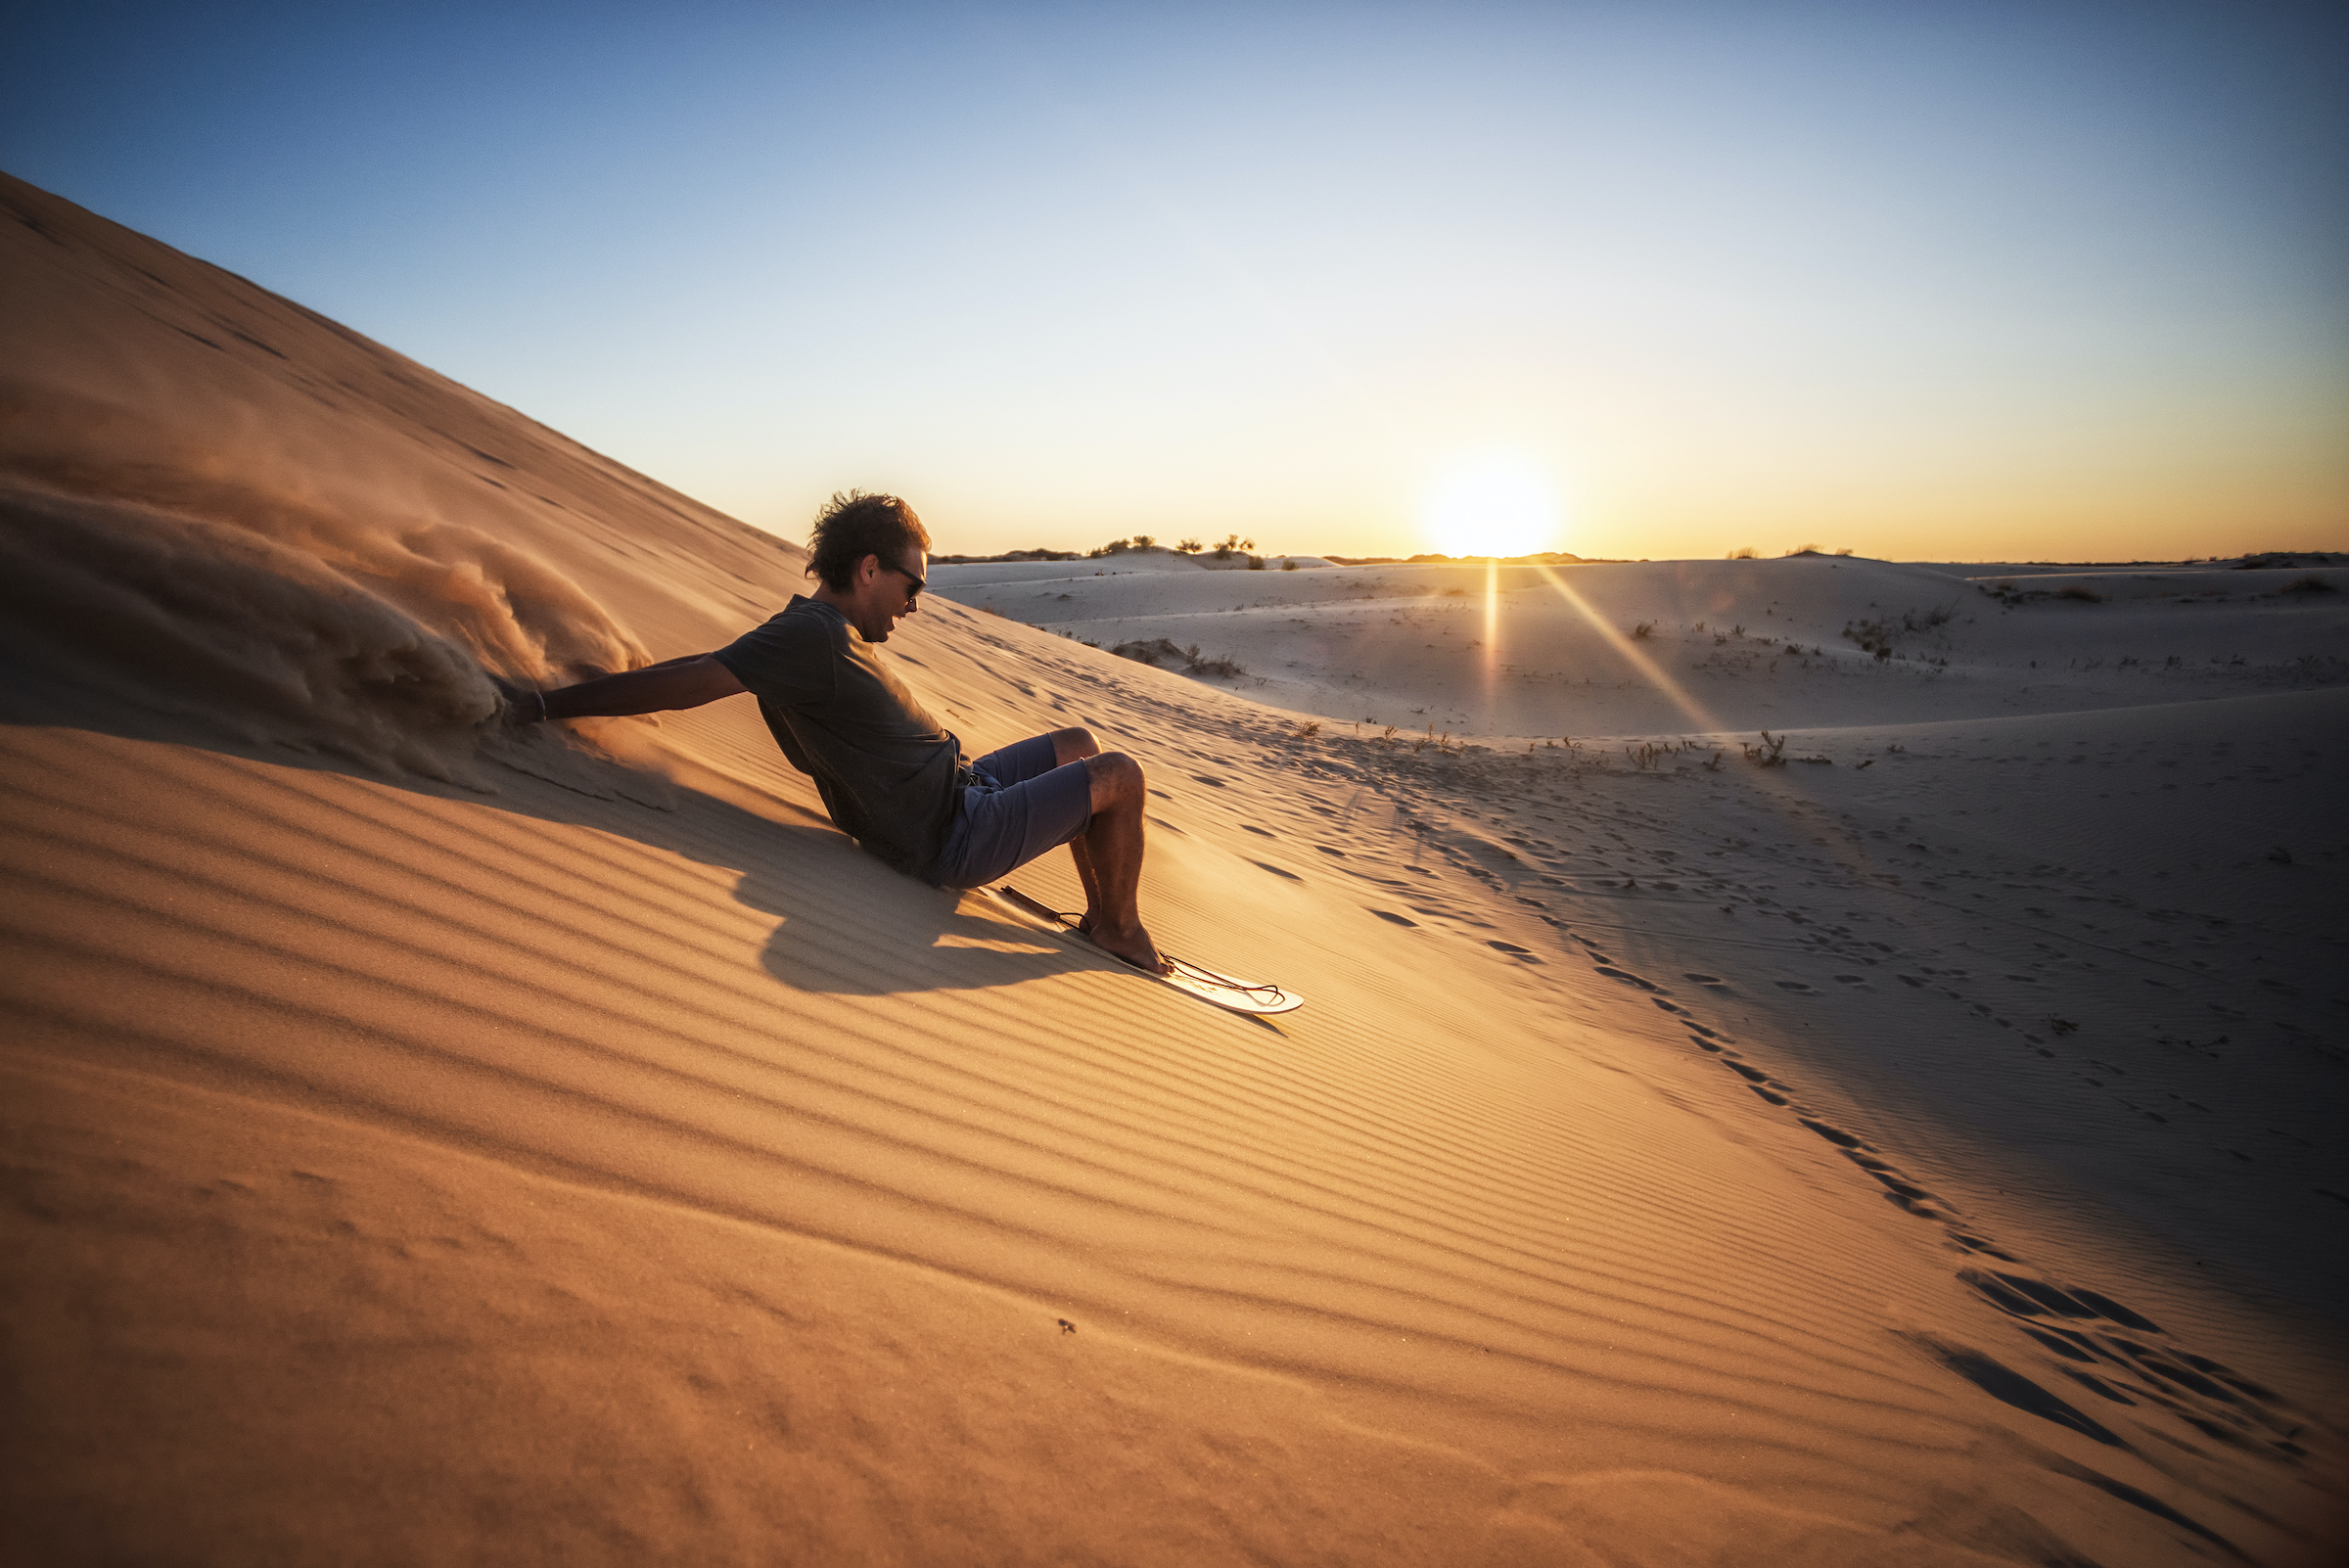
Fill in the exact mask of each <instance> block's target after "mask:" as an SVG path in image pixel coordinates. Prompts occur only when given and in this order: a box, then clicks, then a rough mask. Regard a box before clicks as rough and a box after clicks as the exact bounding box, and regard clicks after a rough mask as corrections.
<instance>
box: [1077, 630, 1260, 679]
mask: <svg viewBox="0 0 2349 1568" xmlns="http://www.w3.org/2000/svg"><path fill="white" fill-rule="evenodd" d="M1110 652H1111V653H1113V654H1116V655H1117V656H1118V657H1119V658H1120V659H1131V660H1133V661H1134V662H1135V663H1136V664H1144V665H1149V666H1151V667H1152V668H1154V669H1155V668H1156V667H1157V666H1158V665H1159V663H1160V662H1161V661H1164V662H1165V663H1167V664H1170V665H1179V666H1180V667H1181V668H1182V672H1183V673H1184V674H1186V675H1221V676H1223V677H1224V678H1226V679H1229V678H1231V677H1233V676H1238V675H1245V674H1246V673H1248V669H1247V667H1246V666H1245V665H1242V664H1241V663H1239V662H1238V661H1237V660H1235V659H1230V658H1222V659H1203V658H1201V657H1200V654H1199V645H1198V644H1197V643H1195V642H1194V643H1192V644H1191V645H1190V646H1189V647H1188V648H1177V647H1176V646H1175V645H1174V643H1173V642H1171V641H1170V640H1168V639H1167V638H1165V637H1151V638H1148V639H1142V640H1136V641H1133V642H1121V643H1119V644H1118V645H1117V646H1116V647H1115V648H1112V649H1111V650H1110Z"/></svg>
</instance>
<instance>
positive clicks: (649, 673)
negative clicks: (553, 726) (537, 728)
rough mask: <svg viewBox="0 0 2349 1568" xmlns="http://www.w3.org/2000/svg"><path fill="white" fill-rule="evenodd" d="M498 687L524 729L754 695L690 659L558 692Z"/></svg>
mask: <svg viewBox="0 0 2349 1568" xmlns="http://www.w3.org/2000/svg"><path fill="white" fill-rule="evenodd" d="M498 687H499V689H500V690H501V691H503V692H504V693H505V694H506V701H507V704H508V706H509V707H510V708H511V710H512V712H513V715H514V717H515V718H516V720H517V721H519V722H521V723H525V724H531V723H536V722H537V721H538V720H539V719H540V718H541V717H545V718H618V717H621V716H622V715H628V714H659V713H667V712H668V711H669V710H671V709H677V708H699V707H701V706H702V704H704V703H714V702H715V701H717V700H718V699H719V698H720V697H732V696H735V695H736V694H738V693H740V692H744V691H747V690H749V689H750V688H749V687H747V686H745V685H743V683H742V682H741V681H739V680H736V679H735V678H734V671H732V670H731V669H727V668H726V667H725V666H724V665H721V664H719V663H718V662H717V661H716V660H715V659H714V658H713V657H712V656H710V655H709V654H689V655H687V656H686V657H684V658H682V659H669V660H665V661H664V662H662V663H660V664H657V665H647V666H646V667H645V668H644V669H627V670H622V672H621V673H619V674H617V675H599V676H597V677H596V678H595V679H593V680H582V681H580V682H579V683H578V684H577V685H576V686H562V687H558V688H557V689H555V690H553V691H543V692H541V691H529V690H525V689H523V688H521V687H517V686H511V685H508V684H507V683H506V682H504V681H500V682H498Z"/></svg>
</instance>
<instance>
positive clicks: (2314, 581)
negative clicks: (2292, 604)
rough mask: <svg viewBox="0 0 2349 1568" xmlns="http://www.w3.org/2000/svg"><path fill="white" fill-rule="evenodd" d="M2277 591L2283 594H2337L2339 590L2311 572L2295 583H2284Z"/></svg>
mask: <svg viewBox="0 0 2349 1568" xmlns="http://www.w3.org/2000/svg"><path fill="white" fill-rule="evenodd" d="M2279 591H2280V592H2283V593H2338V592H2340V591H2341V590H2340V589H2338V588H2336V587H2334V586H2333V585H2332V584H2331V583H2329V582H2327V581H2326V580H2325V579H2324V578H2323V577H2320V576H2317V575H2316V574H2315V573H2314V572H2311V573H2310V574H2309V575H2308V576H2305V577H2302V578H2300V579H2299V580H2298V581H2297V582H2287V583H2285V584H2284V585H2283V587H2282V588H2281V589H2280V590H2279Z"/></svg>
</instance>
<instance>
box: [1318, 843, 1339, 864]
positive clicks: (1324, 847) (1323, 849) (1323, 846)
mask: <svg viewBox="0 0 2349 1568" xmlns="http://www.w3.org/2000/svg"><path fill="white" fill-rule="evenodd" d="M1313 848H1314V849H1316V850H1319V851H1320V852H1321V853H1323V854H1330V855H1335V856H1337V857H1338V858H1339V859H1341V860H1343V859H1345V858H1346V852H1345V851H1344V850H1333V849H1331V848H1330V847H1329V846H1328V845H1326V844H1316V845H1314V846H1313Z"/></svg>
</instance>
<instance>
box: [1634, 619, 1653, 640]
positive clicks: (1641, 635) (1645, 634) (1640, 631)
mask: <svg viewBox="0 0 2349 1568" xmlns="http://www.w3.org/2000/svg"><path fill="white" fill-rule="evenodd" d="M1655 634H1656V623H1654V622H1652V621H1642V622H1640V623H1638V624H1637V625H1635V626H1634V627H1633V628H1632V636H1633V638H1634V639H1635V640H1636V641H1639V642H1645V641H1646V640H1647V639H1648V638H1650V637H1652V636H1654V635H1655Z"/></svg>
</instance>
